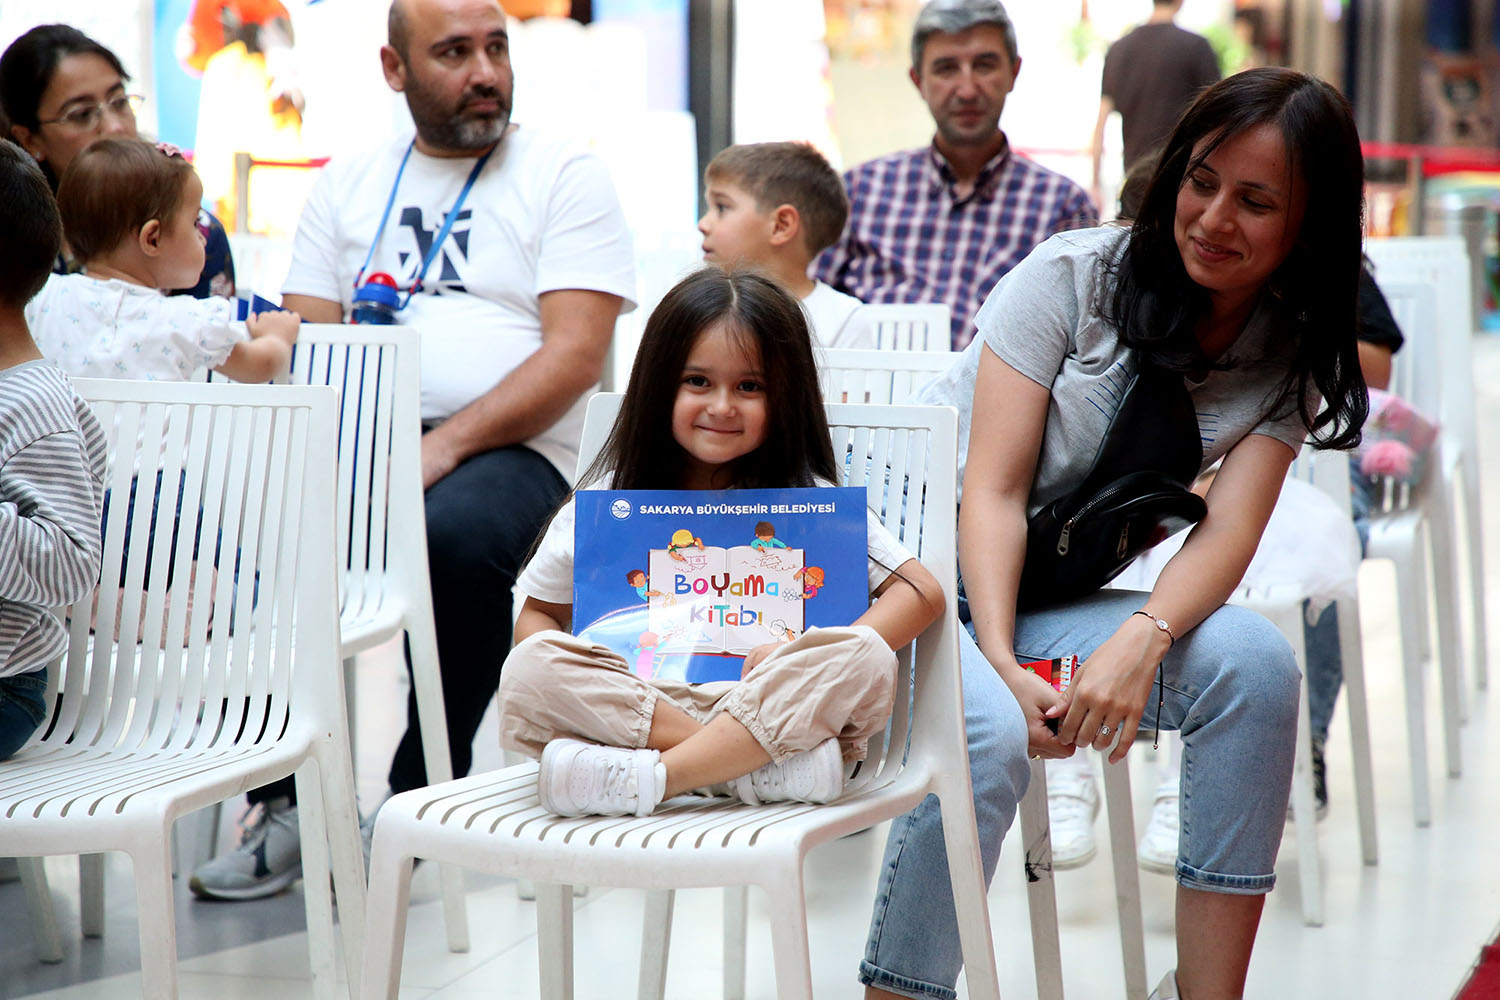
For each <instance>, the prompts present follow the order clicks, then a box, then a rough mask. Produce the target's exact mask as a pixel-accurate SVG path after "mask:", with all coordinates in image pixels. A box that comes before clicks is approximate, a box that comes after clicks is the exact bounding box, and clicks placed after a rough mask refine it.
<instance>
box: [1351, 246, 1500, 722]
mask: <svg viewBox="0 0 1500 1000" xmlns="http://www.w3.org/2000/svg"><path fill="white" fill-rule="evenodd" d="M1366 249H1367V252H1368V253H1369V255H1370V259H1371V260H1372V261H1373V262H1374V263H1375V265H1376V268H1377V270H1376V272H1375V275H1376V280H1377V282H1378V284H1379V285H1380V287H1381V288H1382V289H1385V288H1386V287H1387V285H1388V284H1400V285H1413V284H1415V285H1427V286H1429V287H1431V288H1432V290H1433V293H1434V295H1435V296H1436V300H1437V325H1436V327H1435V328H1434V329H1432V330H1430V331H1428V332H1424V333H1421V334H1418V335H1416V336H1413V335H1412V331H1410V330H1406V328H1405V327H1404V326H1403V328H1402V329H1403V330H1404V331H1405V332H1406V333H1407V335H1408V337H1409V338H1410V339H1408V341H1407V345H1406V347H1405V348H1404V349H1403V350H1402V351H1400V352H1398V353H1397V355H1396V358H1397V360H1398V361H1399V359H1400V357H1401V355H1402V354H1406V353H1408V352H1410V351H1413V350H1417V351H1423V352H1433V351H1436V353H1437V357H1438V359H1439V361H1438V380H1439V383H1440V384H1441V386H1442V391H1441V394H1440V396H1439V398H1438V400H1437V402H1438V407H1437V409H1436V410H1434V411H1432V415H1433V416H1436V417H1437V418H1439V419H1440V420H1441V422H1442V432H1441V433H1442V437H1443V458H1442V462H1441V465H1440V469H1439V472H1440V475H1439V477H1438V484H1439V485H1440V486H1441V488H1442V490H1443V493H1444V504H1445V509H1446V510H1447V511H1449V512H1451V514H1452V515H1456V514H1457V512H1458V511H1460V510H1462V512H1463V530H1462V533H1460V532H1459V530H1458V527H1457V523H1456V522H1455V524H1454V528H1453V531H1452V539H1453V540H1452V545H1453V546H1454V548H1455V550H1458V549H1461V550H1462V551H1463V552H1464V554H1465V558H1464V561H1465V563H1466V564H1467V566H1468V590H1469V595H1468V597H1469V608H1470V617H1471V619H1472V622H1473V633H1472V634H1473V642H1472V643H1471V644H1470V646H1469V649H1468V657H1469V663H1470V668H1471V671H1472V673H1473V675H1474V684H1475V686H1476V687H1477V688H1478V689H1479V690H1481V691H1483V690H1485V689H1486V688H1487V687H1488V686H1489V670H1488V662H1489V645H1488V630H1487V627H1486V622H1485V600H1484V539H1483V534H1482V520H1483V519H1482V517H1481V511H1482V504H1481V502H1480V496H1479V483H1480V479H1479V432H1478V422H1477V417H1476V404H1475V392H1474V365H1473V343H1472V341H1473V337H1474V326H1475V324H1474V311H1473V297H1472V295H1471V294H1470V285H1471V278H1470V266H1471V264H1470V260H1469V253H1468V247H1467V245H1466V244H1465V243H1464V241H1463V239H1461V238H1459V237H1453V236H1404V237H1399V238H1394V239H1382V240H1369V241H1368V242H1367V244H1366ZM1387 298H1389V295H1387ZM1397 320H1398V322H1399V320H1400V317H1399V316H1398V317H1397ZM1455 480H1459V481H1461V483H1462V485H1461V486H1460V485H1458V484H1457V483H1456V482H1455ZM1453 568H1454V573H1455V574H1456V573H1457V563H1456V562H1455V564H1454V567H1453ZM1455 578H1457V577H1456V576H1455ZM1459 695H1460V701H1459V708H1460V711H1461V712H1462V713H1463V714H1464V716H1465V718H1466V719H1467V706H1466V704H1465V702H1464V700H1463V689H1462V688H1460V690H1459Z"/></svg>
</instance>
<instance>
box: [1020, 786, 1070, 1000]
mask: <svg viewBox="0 0 1500 1000" xmlns="http://www.w3.org/2000/svg"><path fill="white" fill-rule="evenodd" d="M1020 813H1021V842H1022V844H1023V845H1024V847H1025V849H1026V905H1027V908H1028V909H1029V911H1030V914H1031V951H1032V955H1033V957H1034V959H1035V962H1036V992H1037V996H1038V997H1039V998H1040V1000H1062V995H1063V980H1062V946H1061V944H1060V943H1059V939H1058V930H1057V890H1056V887H1055V886H1054V885H1053V884H1052V830H1051V827H1050V825H1049V820H1048V818H1047V769H1046V767H1045V766H1044V762H1043V761H1040V760H1034V761H1032V762H1031V784H1030V786H1029V787H1028V788H1027V789H1026V794H1025V795H1024V796H1022V797H1021V805H1020Z"/></svg>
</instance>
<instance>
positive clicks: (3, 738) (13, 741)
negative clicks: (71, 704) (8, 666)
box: [0, 667, 47, 760]
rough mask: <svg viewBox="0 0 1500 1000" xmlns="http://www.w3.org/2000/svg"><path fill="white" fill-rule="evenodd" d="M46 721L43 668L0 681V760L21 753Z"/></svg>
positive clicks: (45, 671)
mask: <svg viewBox="0 0 1500 1000" xmlns="http://www.w3.org/2000/svg"><path fill="white" fill-rule="evenodd" d="M46 720H47V668H46V667H43V668H42V669H40V670H33V671H31V672H30V673H25V674H13V675H12V676H10V677H0V760H6V759H7V758H9V757H11V756H12V755H13V754H15V752H16V751H17V750H19V749H21V747H22V746H23V745H25V743H26V741H27V740H29V739H31V734H32V733H34V732H36V731H37V728H38V727H40V726H41V724H42V723H43V722H45V721H46Z"/></svg>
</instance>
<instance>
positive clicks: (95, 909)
mask: <svg viewBox="0 0 1500 1000" xmlns="http://www.w3.org/2000/svg"><path fill="white" fill-rule="evenodd" d="M136 877H137V878H139V877H140V876H139V875H137V876H136ZM78 911H79V914H78V915H79V922H80V923H81V924H82V925H83V936H84V937H91V938H97V937H103V936H104V855H102V854H80V855H78Z"/></svg>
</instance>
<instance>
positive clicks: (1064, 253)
mask: <svg viewBox="0 0 1500 1000" xmlns="http://www.w3.org/2000/svg"><path fill="white" fill-rule="evenodd" d="M1129 237H1130V231H1129V230H1128V229H1124V228H1120V227H1117V226H1103V227H1100V228H1098V229H1084V230H1074V231H1071V232H1066V233H1059V234H1058V235H1056V236H1053V237H1052V238H1051V239H1049V240H1047V241H1046V242H1045V243H1043V244H1041V245H1040V246H1038V247H1037V248H1036V249H1035V250H1033V251H1032V252H1031V255H1030V256H1028V257H1027V258H1026V259H1025V260H1023V261H1022V262H1021V263H1020V264H1018V265H1017V266H1016V267H1015V268H1014V269H1013V270H1012V271H1011V272H1010V273H1009V274H1007V275H1006V276H1005V277H1003V278H1001V279H1000V282H999V283H998V284H997V285H996V286H995V288H994V290H993V291H992V292H990V295H989V297H988V298H987V299H985V302H984V305H983V306H981V307H980V309H979V312H978V313H977V314H976V315H975V317H974V325H975V326H976V327H977V328H978V330H979V336H977V337H975V338H974V340H973V342H972V343H971V344H969V346H968V348H967V349H966V350H965V351H964V352H963V353H962V354H960V355H959V356H958V358H957V360H956V361H955V362H954V364H953V367H951V368H950V369H949V370H948V371H947V372H945V373H944V374H942V375H939V376H938V377H937V378H935V379H933V380H932V381H931V382H929V383H928V384H927V385H926V386H924V387H923V388H922V391H921V392H920V393H919V395H918V399H917V401H918V402H921V403H929V404H940V405H946V406H953V407H956V408H957V409H958V414H959V426H958V483H959V491H960V495H962V490H963V477H964V469H965V467H966V465H967V462H968V451H969V426H970V419H971V417H972V415H973V409H974V382H975V377H976V375H977V374H978V371H979V356H980V355H979V352H980V351H983V350H986V349H988V350H991V351H993V352H994V353H995V354H996V355H998V356H999V357H1000V359H1001V360H1003V361H1005V362H1006V363H1007V364H1009V365H1010V366H1011V367H1012V368H1014V369H1015V370H1016V371H1018V372H1020V373H1021V374H1022V375H1025V376H1026V377H1027V378H1029V379H1031V380H1032V381H1033V382H1036V383H1037V384H1038V385H1042V386H1047V387H1049V388H1050V389H1051V390H1052V400H1051V402H1050V403H1049V405H1048V409H1047V427H1046V431H1045V433H1044V435H1043V440H1042V450H1041V455H1040V456H1039V458H1038V461H1037V471H1036V478H1035V479H1034V480H1033V482H1032V488H1031V498H1030V501H1029V503H1028V505H1027V513H1028V515H1029V514H1033V513H1035V512H1036V511H1037V510H1038V509H1040V508H1041V507H1042V506H1043V505H1044V504H1047V503H1050V502H1051V501H1053V500H1055V499H1057V498H1058V497H1060V496H1063V495H1064V494H1066V493H1067V492H1068V491H1069V490H1071V489H1073V488H1074V487H1075V486H1076V485H1077V484H1078V483H1079V482H1080V481H1082V479H1083V476H1084V474H1085V473H1087V472H1088V470H1089V468H1090V467H1091V466H1092V465H1093V461H1094V455H1095V453H1096V452H1097V451H1098V449H1099V442H1100V441H1102V440H1103V438H1104V431H1105V429H1106V428H1107V427H1108V426H1109V422H1110V419H1111V418H1112V417H1113V416H1114V414H1115V410H1116V408H1117V407H1118V406H1119V400H1120V394H1121V392H1122V391H1123V389H1124V388H1125V385H1126V384H1127V383H1128V382H1129V380H1130V376H1131V375H1132V374H1134V372H1135V356H1134V354H1133V353H1132V352H1131V351H1130V350H1129V349H1128V348H1126V347H1125V346H1124V345H1122V344H1121V343H1120V340H1119V334H1118V332H1117V330H1116V329H1115V327H1114V326H1113V325H1112V324H1110V323H1109V322H1108V321H1106V320H1105V319H1104V318H1103V317H1102V316H1101V315H1100V312H1101V311H1102V310H1104V309H1106V308H1107V307H1108V304H1109V301H1110V298H1111V297H1112V296H1113V294H1114V282H1113V279H1112V278H1111V276H1110V274H1109V271H1108V268H1107V267H1106V264H1107V263H1109V262H1112V261H1113V260H1115V259H1116V257H1117V255H1118V254H1119V253H1120V252H1121V251H1122V250H1123V249H1124V247H1125V244H1126V241H1127V240H1128V239H1129ZM1270 335H1271V326H1270V322H1269V314H1268V312H1267V311H1266V310H1263V309H1258V310H1257V311H1256V312H1255V314H1254V315H1252V316H1251V318H1250V322H1249V323H1248V324H1246V327H1245V330H1244V332H1243V333H1241V334H1240V336H1239V339H1238V340H1236V341H1235V343H1234V346H1233V347H1231V348H1230V349H1229V351H1228V352H1227V353H1226V355H1225V356H1224V358H1223V359H1222V360H1223V361H1224V362H1226V363H1229V364H1232V365H1233V367H1232V368H1229V369H1228V370H1224V371H1218V370H1215V371H1211V372H1209V373H1208V376H1207V377H1206V378H1204V379H1203V381H1202V382H1194V381H1192V380H1191V379H1190V380H1188V388H1189V391H1190V393H1191V395H1192V398H1193V407H1194V409H1195V410H1196V411H1197V413H1198V429H1199V433H1200V435H1201V437H1202V439H1203V466H1202V467H1203V468H1205V469H1206V468H1208V466H1210V465H1212V464H1213V463H1214V462H1216V461H1218V460H1219V458H1221V457H1222V456H1223V455H1224V454H1225V453H1226V452H1228V451H1229V449H1230V448H1232V447H1234V445H1235V444H1237V443H1238V442H1239V441H1240V440H1241V439H1242V438H1243V437H1244V436H1245V435H1247V434H1265V435H1267V436H1269V437H1273V438H1275V439H1276V440H1278V441H1283V442H1285V443H1286V444H1287V445H1288V446H1289V447H1291V448H1292V449H1294V450H1300V449H1301V447H1302V442H1303V440H1304V439H1305V438H1306V436H1307V429H1306V426H1305V424H1304V423H1303V419H1302V416H1301V415H1300V414H1298V413H1297V412H1295V410H1293V412H1289V413H1285V414H1273V412H1272V411H1273V409H1274V407H1275V403H1276V398H1277V396H1278V394H1279V392H1280V389H1281V386H1282V383H1283V382H1284V380H1285V379H1286V375H1287V370H1288V364H1287V359H1286V357H1285V356H1284V354H1282V355H1280V356H1277V352H1274V351H1273V350H1272V349H1271V346H1270V344H1269V339H1270ZM1312 405H1316V400H1314V401H1313V404H1312ZM1283 409H1286V408H1285V407H1283Z"/></svg>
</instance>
